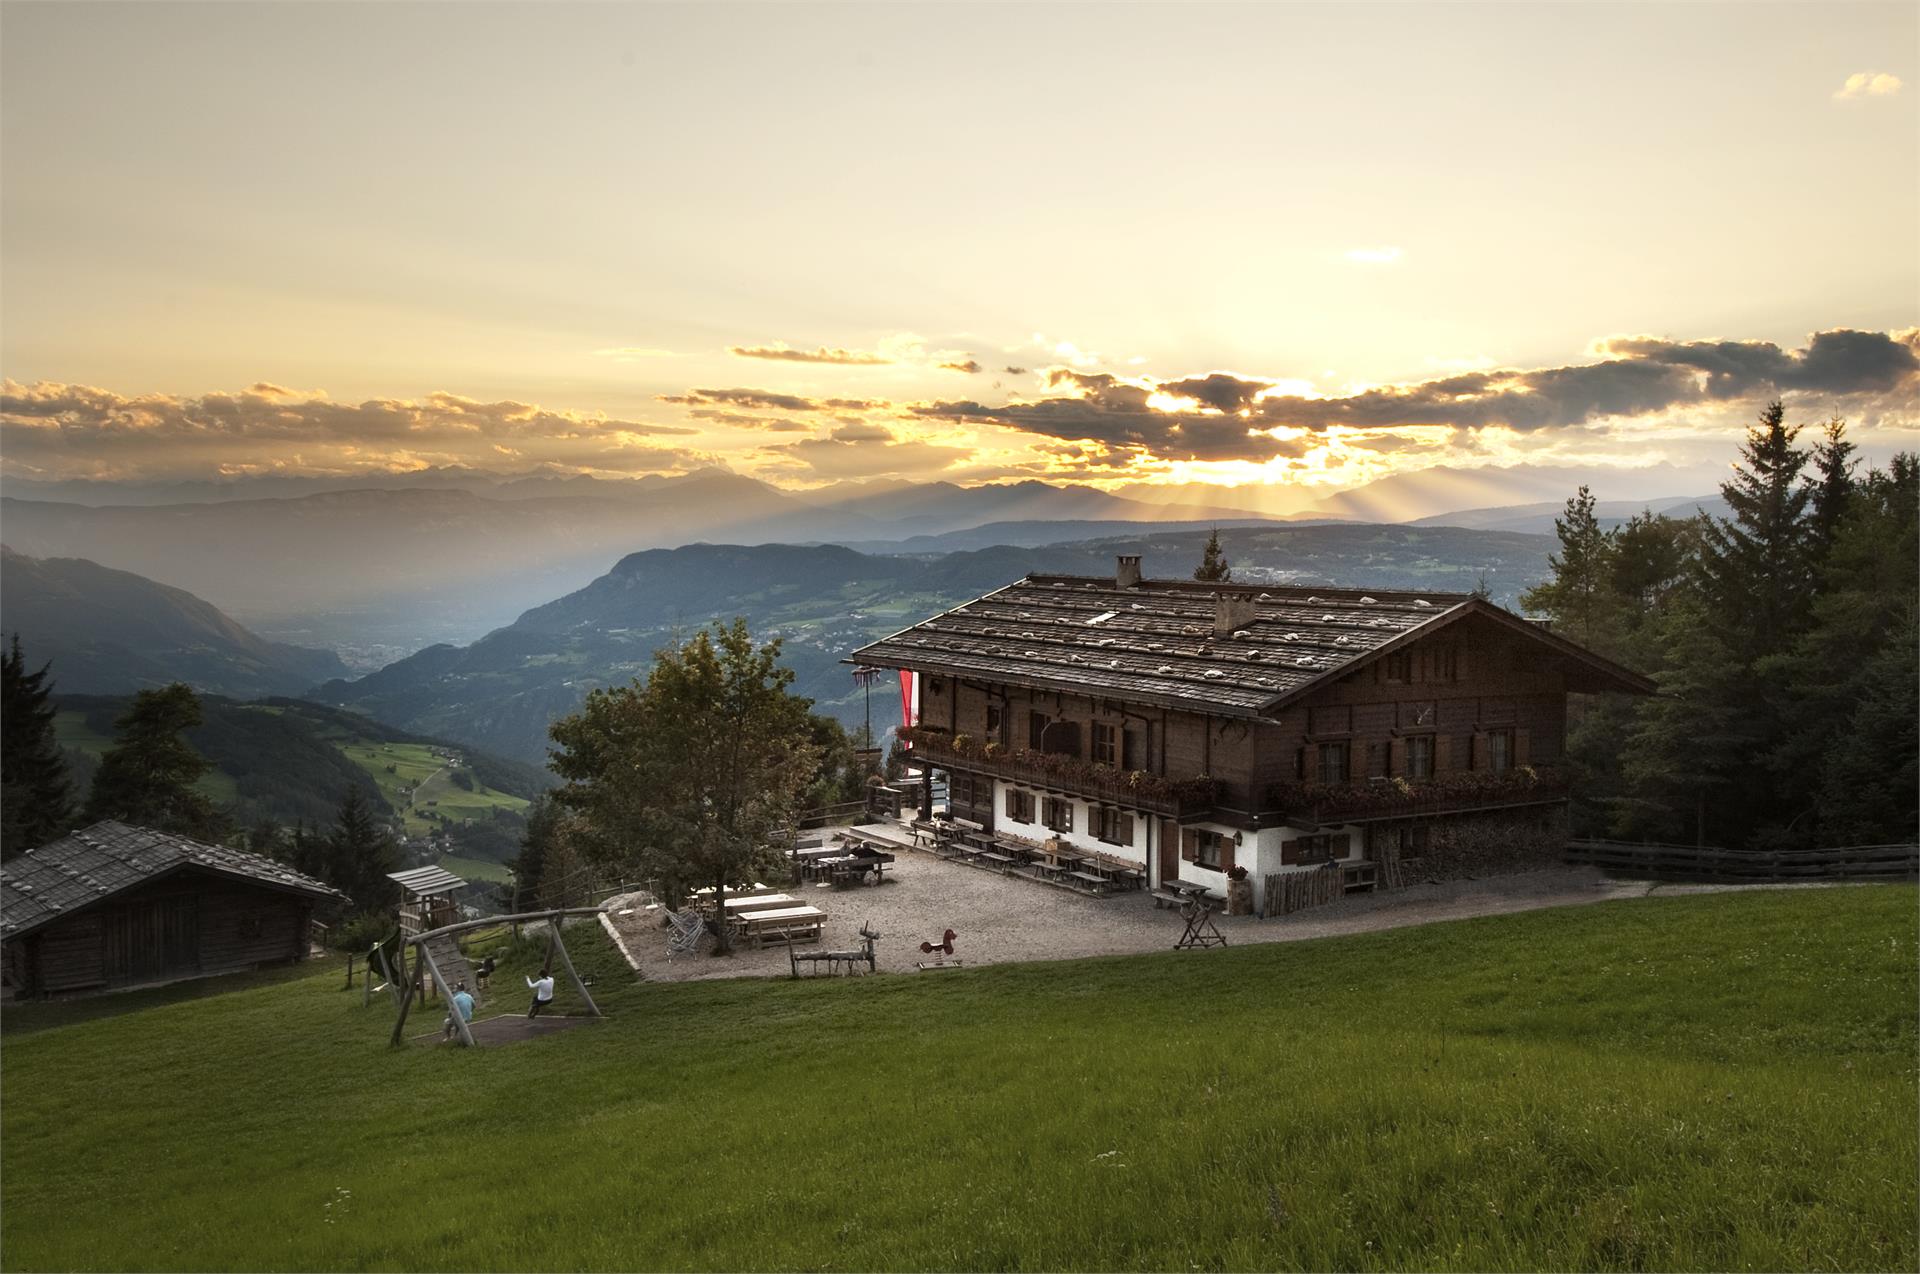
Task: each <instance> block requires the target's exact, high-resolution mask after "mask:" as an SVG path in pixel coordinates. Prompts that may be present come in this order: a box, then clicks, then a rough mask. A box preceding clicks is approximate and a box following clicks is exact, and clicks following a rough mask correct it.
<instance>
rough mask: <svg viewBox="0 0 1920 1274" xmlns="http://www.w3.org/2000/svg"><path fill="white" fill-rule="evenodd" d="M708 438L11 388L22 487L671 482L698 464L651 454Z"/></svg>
mask: <svg viewBox="0 0 1920 1274" xmlns="http://www.w3.org/2000/svg"><path fill="white" fill-rule="evenodd" d="M698 432H699V431H698V430H696V429H689V428H686V427H684V426H680V425H659V424H653V423H650V422H645V421H635V420H622V419H616V418H611V417H607V416H603V415H598V414H592V413H584V412H572V411H558V410H553V409H549V408H543V407H539V406H536V405H534V404H532V403H523V402H516V401H513V400H499V401H485V400H481V399H475V398H466V397H462V396H461V395H458V394H451V393H444V392H443V393H433V394H428V395H427V396H426V397H425V398H421V399H400V398H376V399H369V400H367V401H365V402H361V403H336V402H332V401H330V400H328V399H327V398H325V397H324V396H323V395H307V396H304V397H302V396H300V395H299V394H298V393H296V391H292V390H288V389H286V388H284V387H282V386H278V385H273V384H269V383H267V382H264V381H260V382H255V384H254V385H252V386H250V387H249V388H248V389H246V390H244V391H242V392H239V393H232V394H227V393H213V394H204V395H201V396H200V397H197V398H193V397H181V396H175V395H169V394H146V395H139V396H131V397H130V396H127V395H123V394H117V393H114V392H113V391H111V390H105V389H96V388H93V387H91V386H87V385H67V384H60V383H57V382H50V381H41V382H36V383H34V384H31V385H26V384H21V383H19V382H17V381H13V380H6V381H4V382H0V454H4V455H5V457H6V463H7V468H8V470H9V471H11V472H14V473H16V474H20V475H23V476H24V475H27V474H33V475H35V476H43V475H44V476H56V477H58V476H71V477H86V476H120V475H125V474H130V473H140V474H142V475H144V476H151V475H153V474H159V473H180V472H192V473H205V472H209V471H213V470H216V469H221V468H225V469H229V470H233V469H238V470H244V471H256V470H267V469H274V468H286V467H297V468H299V469H301V470H303V471H308V472H362V471H366V472H373V471H392V470H395V469H407V468H417V467H422V466H423V465H425V464H430V463H432V464H476V463H482V462H486V461H488V460H490V459H491V458H492V457H495V456H497V455H499V454H501V453H500V451H499V450H498V449H499V448H502V447H505V448H507V449H508V450H509V451H511V452H512V453H513V454H514V455H515V456H518V457H524V458H527V459H528V460H530V461H533V462H537V463H553V464H561V465H571V466H577V467H579V468H582V469H596V468H597V469H612V470H619V471H623V472H659V471H663V470H669V469H676V468H681V467H685V466H686V465H687V464H688V463H690V462H691V461H692V460H694V459H695V457H694V455H693V453H690V452H683V451H678V450H673V449H668V448H662V447H659V446H656V445H654V444H653V443H652V442H651V441H650V440H651V439H654V438H660V437H689V436H695V435H697V434H698Z"/></svg>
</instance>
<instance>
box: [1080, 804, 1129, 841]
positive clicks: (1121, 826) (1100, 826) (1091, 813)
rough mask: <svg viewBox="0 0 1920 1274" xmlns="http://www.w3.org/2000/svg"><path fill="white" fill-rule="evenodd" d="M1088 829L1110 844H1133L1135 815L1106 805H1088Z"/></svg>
mask: <svg viewBox="0 0 1920 1274" xmlns="http://www.w3.org/2000/svg"><path fill="white" fill-rule="evenodd" d="M1087 830H1088V831H1090V832H1092V833H1093V834H1094V836H1095V837H1096V838H1097V839H1099V840H1103V841H1105V842H1106V843H1107V844H1109V845H1131V844H1133V815H1131V814H1128V813H1126V812H1125V811H1124V810H1117V809H1112V808H1110V807H1108V806H1104V805H1090V806H1088V807H1087Z"/></svg>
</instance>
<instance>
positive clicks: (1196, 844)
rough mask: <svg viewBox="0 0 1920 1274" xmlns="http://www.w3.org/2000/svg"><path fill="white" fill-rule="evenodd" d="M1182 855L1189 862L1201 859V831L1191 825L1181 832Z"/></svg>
mask: <svg viewBox="0 0 1920 1274" xmlns="http://www.w3.org/2000/svg"><path fill="white" fill-rule="evenodd" d="M1180 857H1181V858H1182V859H1183V860H1184V861H1186V862H1189V863H1194V862H1199V861H1200V833H1199V832H1196V831H1194V830H1193V828H1191V827H1189V828H1186V829H1184V830H1183V831H1182V832H1181V833H1180Z"/></svg>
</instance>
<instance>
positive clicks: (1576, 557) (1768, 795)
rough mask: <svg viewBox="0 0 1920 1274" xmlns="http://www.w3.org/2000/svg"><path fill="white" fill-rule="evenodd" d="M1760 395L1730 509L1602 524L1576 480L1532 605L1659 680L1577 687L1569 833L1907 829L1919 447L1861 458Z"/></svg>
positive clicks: (1837, 423)
mask: <svg viewBox="0 0 1920 1274" xmlns="http://www.w3.org/2000/svg"><path fill="white" fill-rule="evenodd" d="M1802 434H1803V427H1802V426H1798V425H1792V424H1789V423H1788V422H1787V420H1786V413H1785V410H1784V408H1783V406H1782V405H1781V404H1780V403H1778V402H1775V403H1772V404H1770V405H1769V406H1768V407H1767V408H1766V410H1765V411H1764V412H1762V414H1761V416H1760V419H1759V422H1758V423H1757V424H1756V425H1755V426H1754V427H1753V428H1751V429H1750V430H1749V431H1748V432H1747V436H1746V440H1745V442H1744V444H1743V446H1742V448H1741V450H1740V455H1739V459H1738V461H1737V463H1736V464H1735V466H1734V473H1733V476H1732V477H1731V478H1730V479H1729V480H1728V481H1727V482H1726V483H1725V484H1723V485H1722V487H1721V494H1722V496H1723V497H1724V498H1725V500H1726V502H1727V504H1728V505H1729V507H1730V508H1731V510H1732V516H1731V517H1730V518H1712V517H1706V516H1700V517H1695V518H1689V519H1684V520H1682V519H1675V518H1668V517H1660V516H1653V515H1641V516H1638V517H1635V518H1633V519H1631V520H1629V521H1628V522H1626V523H1624V524H1622V525H1620V526H1617V527H1615V528H1612V529H1605V530H1603V529H1602V528H1601V526H1600V524H1599V522H1598V521H1597V520H1596V518H1595V516H1594V500H1593V497H1592V495H1591V494H1590V493H1589V492H1588V491H1587V489H1586V488H1585V487H1582V488H1581V489H1580V492H1579V493H1578V494H1577V495H1575V496H1574V497H1573V498H1572V499H1570V500H1568V502H1567V506H1566V512H1565V514H1564V516H1563V517H1561V518H1560V519H1559V520H1558V521H1557V522H1556V524H1555V525H1556V532H1557V534H1558V536H1559V540H1560V549H1559V552H1558V553H1556V554H1555V555H1554V556H1553V557H1552V558H1551V562H1550V564H1551V567H1552V577H1551V578H1550V579H1549V580H1548V581H1546V582H1545V583H1543V584H1541V585H1539V586H1538V587H1536V588H1533V589H1531V590H1529V591H1528V592H1527V593H1526V594H1525V595H1524V596H1523V598H1522V606H1523V607H1524V609H1525V610H1526V611H1527V612H1528V613H1530V614H1535V615H1540V616H1545V617H1547V618H1548V619H1549V620H1550V621H1551V622H1552V625H1553V627H1554V630H1555V631H1557V632H1560V633H1562V634H1563V635H1565V636H1568V637H1571V638H1572V639H1574V640H1576V641H1579V642H1582V643H1584V644H1586V645H1588V646H1590V647H1592V648H1593V649H1595V650H1597V651H1599V652H1600V653H1602V654H1604V655H1606V656H1608V657H1609V658H1612V659H1614V660H1616V661H1618V662H1620V663H1623V664H1625V665H1627V666H1628V667H1630V668H1634V669H1637V670H1639V671H1641V672H1644V673H1647V674H1648V675H1650V676H1652V677H1653V678H1654V679H1655V680H1656V681H1657V682H1658V684H1659V686H1660V693H1659V694H1658V695H1656V696H1653V697H1651V698H1625V697H1618V696H1613V697H1601V698H1596V699H1591V700H1587V701H1584V702H1582V701H1578V700H1576V701H1575V705H1574V708H1573V715H1572V716H1571V717H1570V720H1569V725H1568V739H1567V762H1568V765H1569V768H1570V770H1571V777H1572V778H1573V780H1574V792H1575V798H1574V808H1573V811H1572V818H1573V829H1574V831H1575V833H1576V834H1578V835H1584V836H1597V837H1615V838H1620V839H1629V840H1649V841H1664V842H1671V843H1688V844H1695V843H1697V844H1708V845H1718V846H1723V847H1726V848H1734V849H1741V848H1746V849H1788V848H1811V847H1817V846H1831V845H1862V844H1880V843H1889V842H1895V841H1901V842H1905V841H1911V840H1913V839H1914V836H1915V822H1916V788H1917V787H1920V732H1917V728H1916V718H1917V717H1920V701H1917V696H1916V631H1915V605H1916V562H1917V561H1920V538H1917V529H1920V458H1916V457H1915V456H1914V455H1913V454H1911V453H1902V454H1899V455H1896V456H1894V457H1893V458H1892V460H1891V461H1890V463H1889V464H1888V465H1887V467H1886V468H1885V469H1878V468H1873V469H1868V470H1866V471H1865V472H1861V471H1860V465H1859V462H1858V460H1857V458H1856V456H1855V451H1854V447H1853V444H1852V443H1850V442H1849V441H1848V440H1847V436H1846V425H1845V423H1844V422H1843V421H1841V420H1839V419H1834V420H1831V421H1828V422H1827V423H1826V424H1825V426H1824V427H1823V428H1821V429H1820V430H1819V431H1818V433H1817V435H1816V436H1815V438H1814V440H1813V441H1812V442H1811V443H1808V442H1806V441H1803V438H1802Z"/></svg>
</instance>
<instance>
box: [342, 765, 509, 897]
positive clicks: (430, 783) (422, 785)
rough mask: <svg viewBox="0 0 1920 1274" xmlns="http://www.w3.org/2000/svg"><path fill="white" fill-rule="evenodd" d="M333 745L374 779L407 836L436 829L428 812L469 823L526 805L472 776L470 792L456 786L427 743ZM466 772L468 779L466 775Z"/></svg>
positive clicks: (447, 768) (450, 774) (447, 769)
mask: <svg viewBox="0 0 1920 1274" xmlns="http://www.w3.org/2000/svg"><path fill="white" fill-rule="evenodd" d="M336 746H338V747H339V749H340V751H341V753H342V754H343V755H345V756H346V758H347V759H348V760H349V761H352V762H353V763H354V764H355V765H358V766H359V767H360V768H361V769H363V770H365V771H366V772H367V773H368V774H370V775H372V776H373V781H374V782H375V783H378V784H379V785H380V792H381V795H383V796H385V797H386V798H387V803H388V804H389V805H392V806H393V808H394V809H396V810H399V811H400V812H401V815H402V817H404V818H405V820H406V825H407V833H408V835H421V834H424V833H426V832H427V831H430V830H431V829H432V828H433V827H434V826H435V823H434V820H432V819H429V818H428V817H426V815H427V812H428V811H436V812H438V813H441V814H444V815H446V817H448V818H449V819H452V820H453V821H454V822H456V823H458V822H460V821H461V820H462V819H468V818H478V819H488V818H492V817H493V811H494V810H495V809H507V810H511V811H512V812H514V813H516V814H518V813H521V812H523V811H525V809H526V808H527V805H528V803H529V802H528V801H527V800H526V798H524V797H520V796H513V795H511V794H509V793H506V792H500V791H495V790H494V789H492V788H490V787H488V786H487V785H486V784H485V783H482V782H481V781H480V780H479V779H478V778H477V777H474V778H473V787H472V789H471V790H468V789H466V788H463V787H461V786H460V785H459V784H457V783H455V782H454V781H453V770H452V767H450V766H449V765H448V764H447V762H446V761H445V760H444V759H443V758H441V757H438V756H435V755H434V749H433V747H432V746H430V745H428V744H424V743H390V742H379V741H376V740H372V739H342V740H339V741H338V742H337V743H336ZM466 773H467V774H468V775H469V776H470V777H472V773H473V772H472V771H471V770H467V771H466ZM409 789H411V791H410V794H409ZM504 878H505V874H504V872H502V875H501V879H504Z"/></svg>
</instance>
